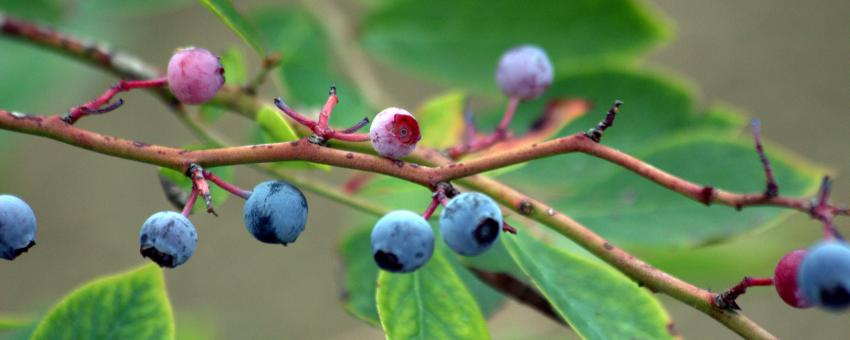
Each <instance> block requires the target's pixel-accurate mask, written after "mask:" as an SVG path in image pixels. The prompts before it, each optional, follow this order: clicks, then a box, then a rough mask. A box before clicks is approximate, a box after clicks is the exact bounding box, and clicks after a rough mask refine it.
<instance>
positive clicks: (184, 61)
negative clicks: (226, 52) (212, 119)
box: [168, 47, 224, 105]
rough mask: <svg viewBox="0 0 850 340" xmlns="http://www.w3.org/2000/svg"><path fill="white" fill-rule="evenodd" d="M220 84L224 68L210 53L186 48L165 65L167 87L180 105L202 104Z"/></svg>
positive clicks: (222, 80) (210, 97) (222, 82)
mask: <svg viewBox="0 0 850 340" xmlns="http://www.w3.org/2000/svg"><path fill="white" fill-rule="evenodd" d="M222 85H224V68H223V67H222V66H221V63H220V62H219V60H218V57H216V56H215V55H214V54H212V52H210V51H207V50H205V49H203V48H196V47H189V48H184V49H181V50H178V51H177V52H176V53H174V55H173V56H172V57H171V60H170V61H169V62H168V87H169V88H170V89H171V93H173V94H174V96H175V97H177V99H179V100H180V102H182V103H184V104H190V105H197V104H203V103H205V102H207V101H209V100H210V99H212V97H213V96H215V93H216V92H218V89H220V88H221V86H222Z"/></svg>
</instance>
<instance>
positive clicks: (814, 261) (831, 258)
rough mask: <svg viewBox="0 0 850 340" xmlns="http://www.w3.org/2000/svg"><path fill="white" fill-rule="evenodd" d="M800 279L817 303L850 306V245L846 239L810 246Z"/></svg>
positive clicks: (831, 307) (805, 294)
mask: <svg viewBox="0 0 850 340" xmlns="http://www.w3.org/2000/svg"><path fill="white" fill-rule="evenodd" d="M797 282H798V284H799V287H800V289H801V290H802V291H803V297H804V298H805V300H806V301H807V302H809V303H811V304H812V305H814V306H820V307H823V308H824V309H828V310H833V311H839V310H843V309H846V308H847V307H850V247H848V246H847V243H845V242H842V241H834V240H832V241H823V242H820V243H818V244H816V245H814V246H813V247H812V248H811V249H809V252H808V254H806V256H805V257H804V258H803V263H802V264H801V265H800V272H799V273H798V274H797Z"/></svg>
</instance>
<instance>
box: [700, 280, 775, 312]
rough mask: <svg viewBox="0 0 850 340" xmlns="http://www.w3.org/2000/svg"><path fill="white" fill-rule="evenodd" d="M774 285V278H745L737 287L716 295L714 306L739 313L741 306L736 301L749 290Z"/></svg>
mask: <svg viewBox="0 0 850 340" xmlns="http://www.w3.org/2000/svg"><path fill="white" fill-rule="evenodd" d="M772 285H773V279H772V278H753V277H749V276H745V277H744V278H743V279H742V280H741V282H739V283H738V284H737V285H734V286H732V288H729V289H728V290H726V291H725V292H723V293H720V294H717V295H715V296H714V301H713V302H714V306H716V307H717V308H720V309H725V310H729V311H739V310H741V306H739V305H738V303H737V302H735V300H736V299H738V297H739V296H741V295H743V294H744V293H746V292H747V288H750V287H757V286H772Z"/></svg>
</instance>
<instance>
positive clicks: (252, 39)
mask: <svg viewBox="0 0 850 340" xmlns="http://www.w3.org/2000/svg"><path fill="white" fill-rule="evenodd" d="M199 1H200V2H201V4H202V5H204V6H205V7H206V8H207V9H209V10H210V12H213V14H215V16H217V17H218V18H219V19H220V20H221V21H222V22H224V24H225V25H227V27H230V29H231V30H232V31H233V32H234V33H236V35H238V36H239V37H240V38H242V40H244V41H245V42H246V43H248V45H250V46H251V48H253V49H254V51H256V52H257V54H259V55H260V57H265V56H266V51H265V49H264V48H263V45H262V44H260V39H259V38H258V37H257V32H256V30H255V29H254V27H253V26H252V25H251V23H250V22H249V21H248V20H246V19H245V18H244V17H243V16H242V14H239V11H237V10H236V7H234V6H233V4H232V3H230V1H229V0H199Z"/></svg>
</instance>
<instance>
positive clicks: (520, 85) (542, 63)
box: [496, 45, 553, 100]
mask: <svg viewBox="0 0 850 340" xmlns="http://www.w3.org/2000/svg"><path fill="white" fill-rule="evenodd" d="M552 76H553V68H552V62H551V61H549V57H548V56H546V52H545V51H543V49H542V48H540V47H538V46H534V45H522V46H518V47H514V48H512V49H510V50H508V51H507V52H505V54H503V55H502V59H501V60H499V66H498V68H497V69H496V82H497V83H499V87H501V88H502V93H504V94H505V95H506V96H508V97H516V98H519V99H522V100H530V99H534V98H537V97H539V96H540V95H541V94H543V91H545V90H546V88H548V87H549V85H551V84H552Z"/></svg>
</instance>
